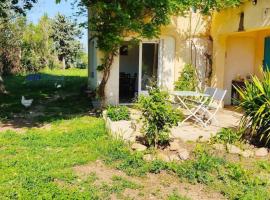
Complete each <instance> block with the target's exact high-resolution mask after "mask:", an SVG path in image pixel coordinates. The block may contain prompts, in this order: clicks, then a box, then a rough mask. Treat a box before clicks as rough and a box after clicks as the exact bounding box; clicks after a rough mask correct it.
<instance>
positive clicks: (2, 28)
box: [0, 0, 37, 93]
mask: <svg viewBox="0 0 270 200" xmlns="http://www.w3.org/2000/svg"><path fill="white" fill-rule="evenodd" d="M36 2H37V0H23V1H21V0H12V1H11V0H2V1H0V34H1V35H0V40H1V41H0V45H1V46H0V62H1V63H0V93H6V90H5V86H4V81H3V78H2V73H3V72H4V69H6V68H7V66H8V68H10V69H11V68H12V69H13V67H14V66H15V69H18V60H19V48H18V46H19V44H18V42H17V40H16V37H17V35H18V34H19V33H20V30H21V29H20V28H21V27H20V26H17V25H16V23H14V21H12V22H9V21H10V20H14V18H16V17H17V16H18V15H25V11H26V10H29V9H31V8H32V6H33V4H34V3H36ZM15 29H16V30H15ZM14 30H15V31H14ZM18 30H19V32H16V31H18ZM14 38H15V39H14ZM5 40H8V41H5ZM13 42H14V43H13Z"/></svg>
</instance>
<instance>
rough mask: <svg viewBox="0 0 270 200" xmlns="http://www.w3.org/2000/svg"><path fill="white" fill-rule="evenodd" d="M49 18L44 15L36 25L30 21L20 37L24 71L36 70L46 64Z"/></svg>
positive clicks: (49, 30) (49, 41) (48, 58)
mask: <svg viewBox="0 0 270 200" xmlns="http://www.w3.org/2000/svg"><path fill="white" fill-rule="evenodd" d="M50 33H51V20H50V19H49V18H48V16H47V15H44V16H43V17H42V18H41V19H40V21H39V23H38V24H37V25H35V24H33V23H30V24H29V25H28V26H27V27H26V29H25V31H24V33H23V39H22V59H21V61H22V66H23V68H24V70H25V71H38V70H40V69H41V68H44V67H46V66H48V64H49V60H50V58H51V57H52V56H53V55H51V46H52V41H51V39H50V37H49V36H50Z"/></svg>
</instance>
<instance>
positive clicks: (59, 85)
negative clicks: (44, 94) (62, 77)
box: [54, 83, 62, 89]
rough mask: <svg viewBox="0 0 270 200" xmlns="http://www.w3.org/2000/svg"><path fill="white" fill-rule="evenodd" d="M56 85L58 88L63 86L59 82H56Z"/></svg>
mask: <svg viewBox="0 0 270 200" xmlns="http://www.w3.org/2000/svg"><path fill="white" fill-rule="evenodd" d="M54 86H55V87H56V88H57V89H59V88H61V87H62V85H61V84H58V83H55V84H54Z"/></svg>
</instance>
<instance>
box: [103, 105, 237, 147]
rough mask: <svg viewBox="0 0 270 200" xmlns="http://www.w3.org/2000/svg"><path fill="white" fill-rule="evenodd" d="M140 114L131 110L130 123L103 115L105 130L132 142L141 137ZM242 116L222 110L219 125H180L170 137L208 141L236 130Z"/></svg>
mask: <svg viewBox="0 0 270 200" xmlns="http://www.w3.org/2000/svg"><path fill="white" fill-rule="evenodd" d="M140 117H141V116H140V112H138V110H134V109H131V119H132V120H131V121H118V122H112V121H111V120H110V119H109V118H107V117H106V114H105V115H104V119H105V121H106V127H107V129H108V130H109V131H110V132H111V133H112V134H113V135H115V136H116V137H120V138H122V139H124V140H126V141H131V142H134V141H135V140H136V137H137V136H141V135H142V133H141V129H142V123H141V121H140ZM241 117H242V114H240V113H239V112H235V111H234V110H233V109H231V108H229V109H228V108H226V109H222V110H220V111H219V112H218V113H217V120H218V121H219V124H212V125H211V126H208V127H207V128H204V127H202V126H200V125H198V124H196V123H194V122H193V121H188V122H185V123H183V124H180V125H179V126H178V127H174V128H172V129H171V137H172V138H176V139H181V140H182V141H183V142H188V141H197V140H200V141H208V140H209V139H210V138H211V136H214V135H216V134H217V133H218V132H219V131H220V130H221V129H222V128H236V127H237V126H238V125H239V122H240V119H241Z"/></svg>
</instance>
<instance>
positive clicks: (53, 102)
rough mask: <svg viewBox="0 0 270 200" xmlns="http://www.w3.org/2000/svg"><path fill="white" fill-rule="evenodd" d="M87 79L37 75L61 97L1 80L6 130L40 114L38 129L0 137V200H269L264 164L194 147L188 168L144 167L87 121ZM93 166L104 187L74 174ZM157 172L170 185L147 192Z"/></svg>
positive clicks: (78, 73) (17, 80) (268, 171)
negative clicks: (197, 193)
mask: <svg viewBox="0 0 270 200" xmlns="http://www.w3.org/2000/svg"><path fill="white" fill-rule="evenodd" d="M86 74H87V72H86V71H85V70H74V69H72V70H66V71H62V70H59V71H44V72H42V75H43V76H53V77H56V76H64V77H65V85H64V86H63V88H61V89H57V88H55V86H54V83H50V84H48V83H46V82H45V81H41V82H31V83H27V81H25V76H14V77H7V78H6V79H5V83H6V86H7V89H8V91H9V95H7V96H1V98H0V109H1V112H0V117H1V119H2V122H3V123H4V124H5V123H6V121H8V122H12V121H13V120H14V119H16V118H19V119H20V118H21V119H23V118H24V117H25V116H28V115H29V112H35V111H37V110H38V108H39V107H40V106H43V108H42V109H40V110H38V111H39V112H42V113H43V115H42V116H38V117H33V119H32V118H29V120H30V121H31V120H33V121H34V122H36V123H37V124H38V126H37V125H35V124H32V126H30V127H27V128H25V129H24V130H25V131H24V132H20V131H15V130H8V131H4V132H0V199H1V200H2V199H23V200H24V199H110V198H111V197H112V195H116V197H117V198H118V199H133V198H132V197H128V196H127V195H125V191H127V190H130V191H132V192H130V193H131V194H132V193H134V192H135V191H137V192H138V197H140V199H148V198H149V194H151V195H154V198H156V199H170V200H181V199H182V200H183V199H189V198H188V197H186V196H185V195H182V194H181V193H179V192H178V191H174V190H173V191H170V193H169V194H168V195H165V194H163V193H161V192H160V190H159V188H160V187H168V188H170V185H172V184H175V182H177V184H182V183H184V184H186V183H187V184H191V185H193V186H196V185H199V187H200V188H201V187H202V185H203V187H205V188H206V189H209V191H214V192H216V193H219V195H223V196H224V197H225V198H228V199H245V200H249V199H250V200H264V199H265V200H268V199H270V194H269V193H270V183H269V180H270V162H269V161H268V160H259V161H258V160H255V159H254V160H252V159H251V160H250V161H249V164H248V165H247V164H246V163H244V162H242V161H241V160H240V161H239V160H236V161H235V162H232V161H229V160H228V159H227V158H226V156H218V155H215V154H213V153H212V150H211V147H210V146H209V144H198V145H197V147H196V150H195V151H194V153H193V156H192V159H191V160H189V161H186V162H181V163H165V162H162V161H159V160H155V161H152V162H146V161H144V160H143V153H134V152H132V151H130V148H129V146H128V144H124V143H123V142H122V141H120V140H116V139H113V138H112V137H111V136H110V135H109V134H108V133H107V132H106V130H105V125H104V122H103V120H102V119H101V118H96V117H91V116H89V115H88V110H89V109H91V105H90V104H91V103H90V100H89V99H88V98H87V97H86V96H84V95H82V93H81V92H80V88H81V87H82V86H84V85H85V84H86ZM21 95H25V96H27V97H28V98H34V105H33V108H32V107H31V108H30V109H29V110H27V109H25V108H23V107H22V106H21V105H20V98H21ZM56 95H57V96H60V97H61V96H62V97H61V98H55V96H56ZM15 122H16V120H15V121H14V123H15ZM31 122H32V121H31ZM97 160H101V161H102V163H104V165H105V166H106V167H107V168H108V172H107V173H108V174H110V173H113V174H110V175H112V176H111V178H110V180H109V181H104V182H102V183H100V184H97V182H99V179H100V177H98V175H97V174H95V173H91V174H88V175H85V176H80V175H78V174H77V173H76V172H75V170H74V167H77V166H83V165H87V164H89V163H90V164H91V163H95V162H96V161H97ZM107 168H106V169H107ZM96 170H98V169H96ZM119 171H120V172H119ZM162 171H165V172H167V173H168V174H170V176H171V177H173V178H172V180H170V182H166V181H165V182H164V183H162V184H161V185H157V186H156V190H153V188H150V189H147V184H145V181H147V180H146V179H147V177H148V174H151V175H152V176H157V177H158V178H157V180H159V179H162V175H161V174H160V172H162ZM102 173H105V174H106V171H102ZM102 173H101V174H102ZM114 173H115V174H114ZM118 173H120V175H119V174H118ZM177 184H176V185H177ZM162 191H163V190H162ZM160 193H161V194H160ZM155 195H156V196H155Z"/></svg>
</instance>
